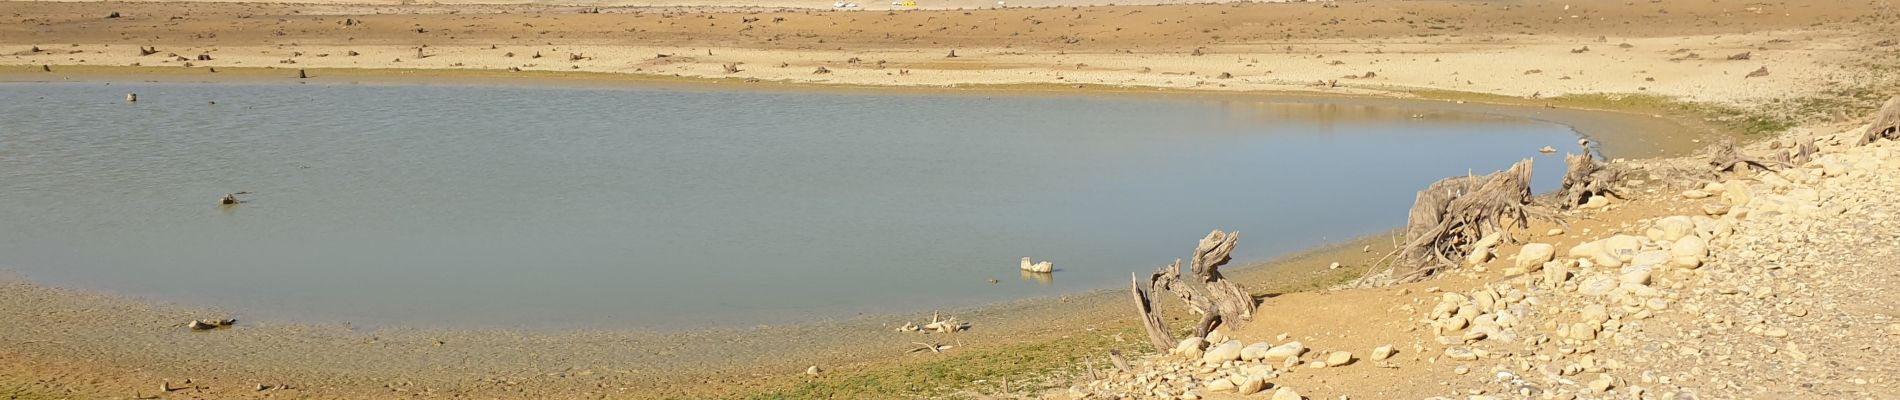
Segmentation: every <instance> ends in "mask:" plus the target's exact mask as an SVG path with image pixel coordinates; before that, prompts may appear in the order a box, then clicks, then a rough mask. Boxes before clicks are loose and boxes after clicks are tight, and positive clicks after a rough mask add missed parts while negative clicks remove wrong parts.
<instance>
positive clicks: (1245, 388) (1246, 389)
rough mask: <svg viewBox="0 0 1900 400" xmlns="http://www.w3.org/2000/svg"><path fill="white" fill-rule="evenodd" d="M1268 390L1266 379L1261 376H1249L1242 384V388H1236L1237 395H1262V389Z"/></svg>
mask: <svg viewBox="0 0 1900 400" xmlns="http://www.w3.org/2000/svg"><path fill="white" fill-rule="evenodd" d="M1266 388H1267V379H1266V378H1262V377H1260V376H1249V377H1247V380H1245V381H1241V382H1240V387H1238V388H1235V393H1240V394H1254V393H1260V390H1261V389H1266Z"/></svg>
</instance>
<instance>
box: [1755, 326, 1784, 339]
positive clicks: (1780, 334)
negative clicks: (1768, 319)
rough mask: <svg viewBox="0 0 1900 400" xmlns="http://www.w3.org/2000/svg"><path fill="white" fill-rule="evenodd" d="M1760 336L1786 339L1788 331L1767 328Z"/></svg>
mask: <svg viewBox="0 0 1900 400" xmlns="http://www.w3.org/2000/svg"><path fill="white" fill-rule="evenodd" d="M1761 335H1762V336H1767V337H1771V338H1785V337H1788V330H1787V329H1782V328H1768V329H1763V330H1761Z"/></svg>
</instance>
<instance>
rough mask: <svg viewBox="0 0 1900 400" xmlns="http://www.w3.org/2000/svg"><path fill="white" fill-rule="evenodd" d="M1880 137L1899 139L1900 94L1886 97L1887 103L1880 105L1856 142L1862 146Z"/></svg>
mask: <svg viewBox="0 0 1900 400" xmlns="http://www.w3.org/2000/svg"><path fill="white" fill-rule="evenodd" d="M1880 139H1887V140H1900V96H1897V97H1894V98H1890V99H1887V104H1886V105H1882V106H1880V111H1879V112H1876V113H1874V120H1873V121H1870V122H1869V123H1868V125H1867V131H1866V132H1865V133H1862V134H1861V136H1860V142H1859V143H1857V144H1858V145H1863V146H1864V145H1867V144H1868V143H1873V142H1874V141H1875V140H1880Z"/></svg>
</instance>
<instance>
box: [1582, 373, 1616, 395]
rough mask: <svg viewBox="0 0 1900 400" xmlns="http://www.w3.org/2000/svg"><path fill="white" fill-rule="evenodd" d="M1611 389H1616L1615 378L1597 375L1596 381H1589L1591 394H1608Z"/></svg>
mask: <svg viewBox="0 0 1900 400" xmlns="http://www.w3.org/2000/svg"><path fill="white" fill-rule="evenodd" d="M1613 387H1616V378H1612V377H1610V376H1609V375H1598V376H1597V379H1596V380H1592V381H1590V386H1589V388H1590V392H1591V393H1599V394H1600V393H1603V392H1608V391H1610V388H1613Z"/></svg>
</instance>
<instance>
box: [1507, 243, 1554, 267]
mask: <svg viewBox="0 0 1900 400" xmlns="http://www.w3.org/2000/svg"><path fill="white" fill-rule="evenodd" d="M1556 255H1557V248H1556V247H1555V246H1551V245H1550V244H1546V243H1531V244H1526V245H1524V248H1522V249H1518V251H1517V259H1516V261H1515V263H1514V265H1515V266H1516V267H1518V268H1524V269H1525V270H1527V271H1528V270H1530V268H1532V267H1537V268H1542V267H1543V266H1544V263H1545V262H1549V261H1550V260H1551V257H1553V256H1556Z"/></svg>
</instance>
